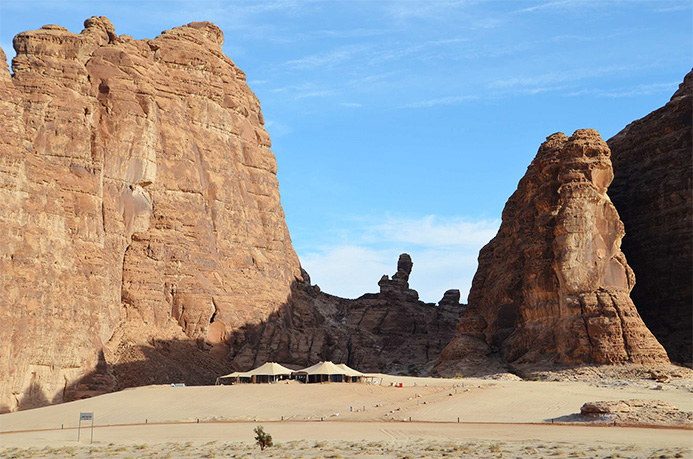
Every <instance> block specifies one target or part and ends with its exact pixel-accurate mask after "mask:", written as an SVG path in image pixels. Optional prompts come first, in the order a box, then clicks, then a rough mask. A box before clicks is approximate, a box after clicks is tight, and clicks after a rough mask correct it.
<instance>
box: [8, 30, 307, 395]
mask: <svg viewBox="0 0 693 459" xmlns="http://www.w3.org/2000/svg"><path fill="white" fill-rule="evenodd" d="M222 43H223V34H222V33H221V31H220V30H219V29H218V28H217V27H216V26H215V25H213V24H211V23H192V24H189V25H187V26H183V27H177V28H175V29H172V30H168V31H165V32H163V33H162V34H161V35H160V36H159V37H157V38H156V39H154V40H133V39H132V38H130V37H127V36H120V37H119V36H118V35H116V33H115V31H114V28H113V26H112V25H111V23H110V22H109V21H108V19H105V18H102V17H99V18H90V19H88V20H87V21H85V29H84V30H83V31H82V33H80V34H74V33H70V32H68V31H67V30H66V29H64V28H62V27H59V26H52V25H51V26H45V27H44V28H42V29H40V30H37V31H32V32H24V33H21V34H19V35H18V36H17V37H15V40H14V47H15V49H16V51H17V57H15V59H14V60H13V65H12V67H13V71H14V74H13V75H10V73H9V71H8V70H7V68H6V67H5V68H0V123H1V124H2V126H3V135H2V136H0V148H1V149H2V154H1V155H0V203H1V204H0V206H1V210H2V211H1V212H0V272H1V273H2V275H1V276H0V292H2V295H0V318H1V319H2V323H3V326H2V327H0V347H1V348H2V353H0V354H1V356H0V373H2V375H3V384H2V386H0V405H4V406H7V407H8V408H9V409H16V408H17V407H18V406H19V405H20V404H21V400H22V398H23V397H24V394H25V393H26V392H27V390H28V388H30V386H31V387H36V386H40V387H42V390H43V391H45V398H46V399H47V400H53V401H55V400H57V401H60V400H61V394H62V393H63V392H64V389H65V387H67V386H69V385H71V384H73V383H74V382H75V381H76V380H79V379H80V378H81V377H82V376H83V375H84V374H86V373H87V372H89V371H90V370H92V369H94V368H96V366H97V365H98V364H99V356H100V355H101V356H102V360H104V361H105V362H107V363H109V362H113V361H115V360H117V359H118V358H119V356H120V355H121V354H122V353H123V352H125V351H124V350H127V349H129V348H130V347H133V346H137V345H139V344H142V343H147V342H149V341H151V340H198V339H199V340H202V341H204V342H207V343H211V344H212V345H213V346H215V345H218V344H219V345H221V349H217V352H219V353H220V354H221V355H224V354H225V352H226V351H225V346H223V345H222V344H221V343H223V341H224V339H225V338H226V337H227V335H228V334H229V333H230V332H231V331H233V330H235V329H237V328H239V327H240V326H242V325H244V324H248V323H259V322H261V321H262V320H265V319H266V318H267V317H268V316H269V315H270V314H272V313H273V312H275V311H276V310H277V309H278V308H279V307H280V306H281V305H283V304H285V303H286V301H287V298H288V297H289V294H290V291H291V284H292V282H294V281H295V279H296V278H300V275H301V274H300V266H299V262H298V258H297V257H296V254H295V253H294V250H293V248H292V247H291V240H290V237H289V233H288V230H287V228H286V224H285V222H284V213H283V211H282V208H281V205H280V202H279V189H278V184H277V179H276V163H275V158H274V155H273V154H272V152H271V151H270V150H269V147H270V141H269V136H268V135H267V132H266V131H265V129H264V127H263V123H264V122H263V118H262V114H261V113H260V105H259V103H258V100H257V98H256V97H255V96H254V94H253V93H252V92H251V91H250V89H249V88H248V86H247V85H246V82H245V75H244V74H243V72H242V71H241V70H239V69H238V68H237V67H236V66H235V65H234V64H233V62H232V61H231V60H230V59H229V58H227V57H226V56H225V55H224V54H223V53H222V51H221V44H222ZM0 61H1V62H2V63H3V64H0V65H3V66H4V62H5V60H4V56H0ZM32 385H33V386H32ZM29 392H30V391H29Z"/></svg>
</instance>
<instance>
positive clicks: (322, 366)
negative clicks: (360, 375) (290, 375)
mask: <svg viewBox="0 0 693 459" xmlns="http://www.w3.org/2000/svg"><path fill="white" fill-rule="evenodd" d="M296 373H306V374H309V375H347V374H348V373H347V372H346V371H345V370H343V369H342V368H339V367H338V366H337V365H335V364H334V363H332V362H320V363H316V364H315V365H313V366H311V367H308V368H304V369H302V370H298V371H297V372H296Z"/></svg>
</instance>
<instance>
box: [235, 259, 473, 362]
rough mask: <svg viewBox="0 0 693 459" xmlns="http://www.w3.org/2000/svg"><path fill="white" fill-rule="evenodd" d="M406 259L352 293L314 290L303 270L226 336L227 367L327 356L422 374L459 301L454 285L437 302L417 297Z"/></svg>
mask: <svg viewBox="0 0 693 459" xmlns="http://www.w3.org/2000/svg"><path fill="white" fill-rule="evenodd" d="M412 266H413V263H412V260H411V257H410V256H409V255H408V254H402V255H401V256H400V258H399V262H398V264H397V272H396V273H395V274H394V275H393V276H392V279H389V278H388V276H383V278H382V279H381V280H380V282H379V285H380V288H381V291H380V293H374V294H366V295H363V296H361V297H360V298H357V299H355V300H349V299H344V298H338V297H335V296H332V295H328V294H325V293H323V292H321V291H320V289H319V287H317V286H311V285H310V280H309V278H308V276H307V275H305V274H304V276H303V278H304V279H305V281H303V282H300V283H297V284H296V286H295V288H294V292H293V295H292V297H291V299H290V301H289V303H288V304H287V306H286V307H284V308H280V309H279V311H277V313H275V314H274V315H273V316H272V317H270V319H269V320H267V321H265V322H263V323H261V324H259V325H253V326H249V327H245V328H244V329H242V330H240V331H239V332H237V333H236V334H235V335H234V337H233V339H232V341H231V342H230V343H229V346H230V348H231V354H232V365H233V367H234V368H235V369H237V370H248V369H250V368H253V367H255V366H257V365H259V364H262V363H264V362H265V361H268V360H276V361H279V362H284V363H287V364H295V365H299V366H300V365H305V366H307V365H309V364H313V363H315V362H318V361H320V360H332V361H335V362H345V363H347V365H349V366H351V367H353V368H356V369H358V370H360V371H367V372H387V373H390V374H405V375H426V374H428V372H429V371H430V369H431V368H432V366H433V364H434V363H435V361H436V359H437V358H438V356H439V355H440V353H441V351H442V350H443V348H444V347H445V346H446V345H447V343H448V342H450V340H451V339H452V337H453V336H454V335H455V332H456V328H455V327H456V324H457V322H458V321H459V318H460V315H461V313H462V311H463V310H464V306H463V305H461V304H460V303H459V297H460V293H459V290H450V291H448V292H446V294H445V295H444V297H443V299H442V300H441V301H440V303H439V305H438V306H436V305H435V304H431V303H424V302H422V301H419V300H418V293H417V292H416V291H415V290H412V289H410V288H409V283H408V280H409V274H410V273H411V270H412Z"/></svg>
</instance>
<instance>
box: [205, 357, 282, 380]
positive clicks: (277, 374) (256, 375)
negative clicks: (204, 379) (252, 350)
mask: <svg viewBox="0 0 693 459" xmlns="http://www.w3.org/2000/svg"><path fill="white" fill-rule="evenodd" d="M291 373H293V371H292V370H290V369H288V368H286V367H285V366H282V365H279V364H278V363H276V362H266V363H264V364H262V365H260V366H259V367H257V368H255V369H253V370H250V371H245V372H240V371H236V372H233V373H230V374H228V375H226V376H220V377H218V378H217V384H221V380H222V379H232V380H235V382H242V380H243V379H247V380H248V381H247V382H255V383H259V382H275V381H279V380H282V379H289V377H290V376H291Z"/></svg>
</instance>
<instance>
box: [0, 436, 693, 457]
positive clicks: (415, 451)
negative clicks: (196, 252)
mask: <svg viewBox="0 0 693 459" xmlns="http://www.w3.org/2000/svg"><path fill="white" fill-rule="evenodd" d="M590 446H591V447H588V445H580V444H574V445H573V444H566V443H542V444H539V445H533V444H532V442H531V441H530V440H528V441H526V442H510V441H504V442H497V441H475V442H454V441H435V440H425V439H412V440H407V441H402V440H397V441H391V442H385V441H381V442H373V441H370V442H368V441H361V442H358V441H318V442H315V441H289V442H285V443H282V444H281V445H277V446H275V447H273V448H267V449H266V450H265V451H262V452H261V451H259V449H257V448H256V447H255V446H254V445H253V444H252V443H250V442H248V443H243V442H233V443H232V442H220V441H210V442H204V443H203V442H198V443H194V442H185V443H174V442H169V443H165V444H146V443H138V444H130V445H116V444H113V443H110V444H108V445H98V446H88V445H77V446H64V447H59V448H53V447H45V448H16V447H15V448H4V449H2V448H0V457H2V458H8V459H9V458H62V457H76V458H94V457H103V458H116V459H126V458H142V457H156V458H158V459H160V458H171V459H173V458H221V457H224V458H227V457H228V458H238V459H240V458H248V459H249V458H254V457H263V458H281V459H299V458H304V459H318V458H324V459H340V458H346V457H353V458H363V459H376V458H377V459H381V458H393V459H395V458H397V459H406V458H429V459H442V458H446V459H447V458H457V457H465V458H489V457H492V458H497V457H512V458H519V459H529V458H538V457H545V458H550V457H568V458H582V457H599V458H609V459H612V458H619V457H638V458H639V457H657V458H681V457H690V455H691V452H692V451H690V450H686V449H685V448H675V447H672V448H666V449H662V448H659V449H657V448H651V449H648V448H638V447H635V446H630V447H629V448H628V452H627V453H623V452H619V451H614V450H613V447H608V446H604V447H595V446H592V445H590ZM586 451H589V452H588V453H586ZM621 451H623V450H621Z"/></svg>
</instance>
